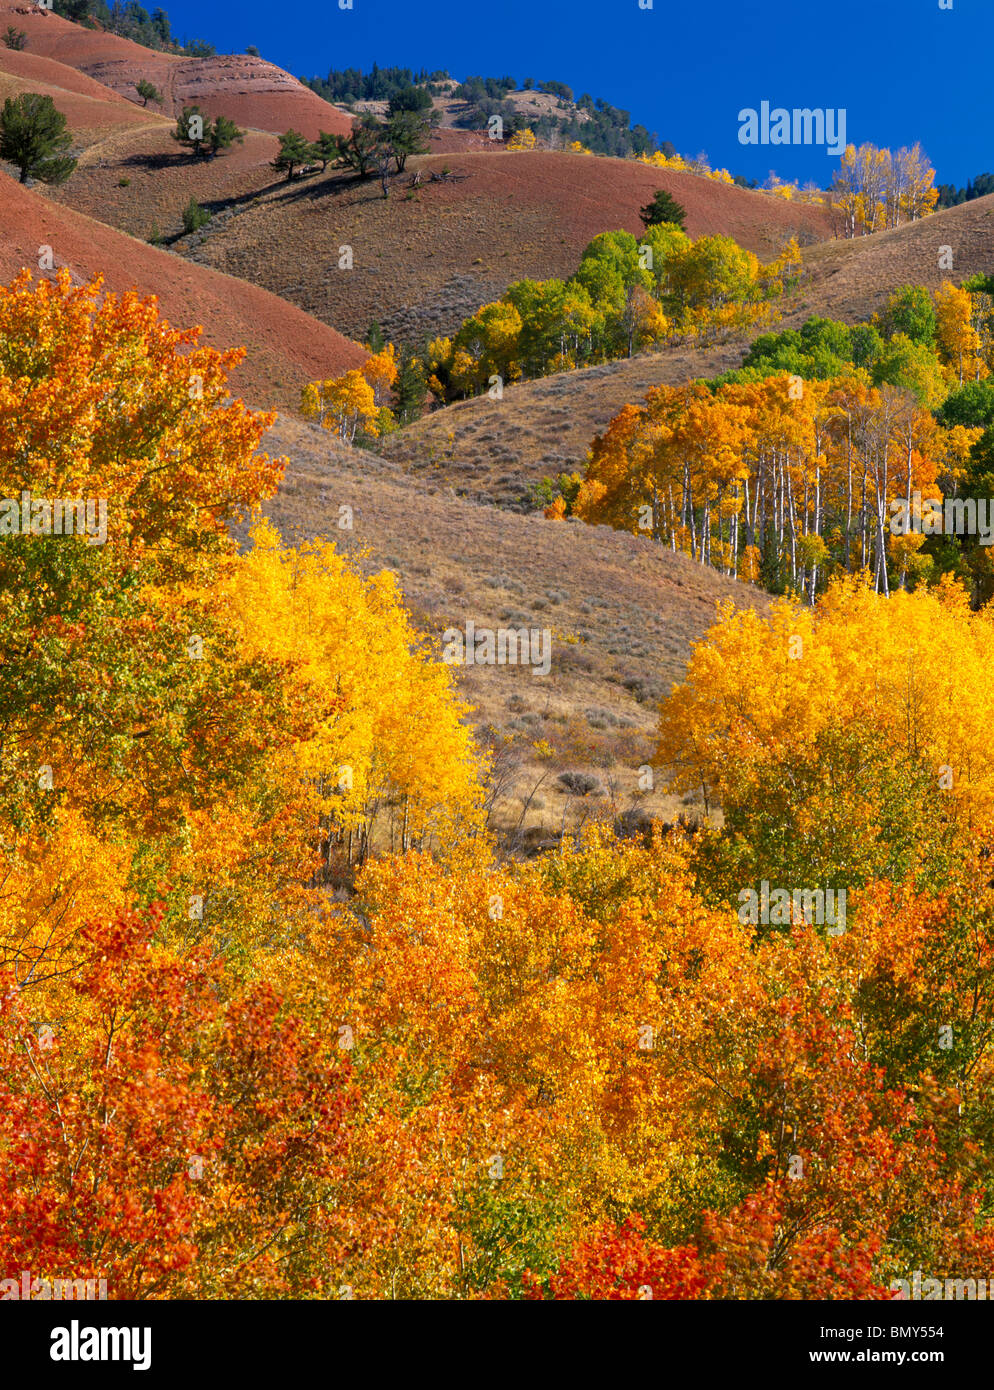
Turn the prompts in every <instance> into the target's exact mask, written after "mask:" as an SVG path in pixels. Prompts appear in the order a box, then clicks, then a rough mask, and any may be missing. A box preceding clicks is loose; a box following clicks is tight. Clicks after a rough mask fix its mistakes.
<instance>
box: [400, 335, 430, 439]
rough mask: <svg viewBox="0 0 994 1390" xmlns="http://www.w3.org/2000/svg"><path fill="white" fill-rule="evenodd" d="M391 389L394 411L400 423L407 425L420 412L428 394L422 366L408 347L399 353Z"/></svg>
mask: <svg viewBox="0 0 994 1390" xmlns="http://www.w3.org/2000/svg"><path fill="white" fill-rule="evenodd" d="M393 390H394V396H395V398H396V406H395V412H394V413H395V414H396V416H397V419H398V420H399V421H400V423H401V424H402V425H408V424H410V422H411V421H412V420H416V419H417V418H418V416H419V415H420V414H421V412H422V410H423V409H424V403H425V397H426V396H427V394H428V386H427V383H426V381H425V370H424V367H423V365H422V363H421V361H420V360H419V359H418V358H417V357H416V356H415V355H414V353H413V352H411V351H410V349H408V348H405V349H404V350H403V351H402V353H401V356H400V365H399V368H398V371H397V380H396V381H395V382H394V388H393Z"/></svg>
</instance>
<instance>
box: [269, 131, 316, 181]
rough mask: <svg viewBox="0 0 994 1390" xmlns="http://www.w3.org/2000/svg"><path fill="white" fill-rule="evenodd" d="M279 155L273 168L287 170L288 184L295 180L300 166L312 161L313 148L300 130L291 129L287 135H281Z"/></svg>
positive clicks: (273, 162)
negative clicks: (295, 172) (294, 175)
mask: <svg viewBox="0 0 994 1390" xmlns="http://www.w3.org/2000/svg"><path fill="white" fill-rule="evenodd" d="M279 139H280V149H279V154H277V156H276V158H275V159H274V160H273V161H272V167H273V168H274V169H278V170H281V171H283V170H285V172H286V177H287V182H289V181H290V179H292V178H293V171H294V169H296V167H297V165H298V164H306V163H307V161H308V160H309V159H310V157H311V154H312V151H313V148H314V147H313V146H312V145H311V143H310V141H309V140H307V139H305V137H304V136H303V135H301V133H300V131H299V130H293V129H290V130H288V131H287V132H286V134H285V135H281V136H280V137H279Z"/></svg>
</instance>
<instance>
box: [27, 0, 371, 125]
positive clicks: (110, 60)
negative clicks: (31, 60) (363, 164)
mask: <svg viewBox="0 0 994 1390" xmlns="http://www.w3.org/2000/svg"><path fill="white" fill-rule="evenodd" d="M8 24H14V25H15V26H16V27H17V28H19V29H23V30H24V32H25V33H26V34H27V36H28V41H27V49H26V51H27V52H28V53H29V54H31V55H37V56H41V57H43V58H53V59H55V60H56V61H57V62H59V63H63V64H65V65H66V66H68V67H72V68H76V69H77V70H78V71H79V72H81V73H84V74H85V75H86V76H88V77H90V78H93V79H95V80H96V81H97V82H99V83H101V84H102V85H103V86H104V87H107V88H109V89H110V90H111V91H112V92H114V93H116V94H117V95H120V96H123V97H125V98H127V99H129V100H134V101H137V97H136V95H135V91H134V86H135V83H136V82H138V81H140V80H141V79H142V78H144V79H146V80H147V81H149V82H152V83H154V84H155V86H156V87H158V89H159V91H160V92H161V93H162V94H163V102H162V105H161V107H160V110H161V111H162V112H163V113H164V114H166V115H170V116H176V115H178V114H179V112H180V111H181V110H182V109H183V107H184V106H185V105H194V104H197V105H199V106H201V107H202V108H203V110H204V111H206V112H207V113H208V114H209V115H211V116H218V115H224V116H229V117H230V118H231V119H232V120H233V121H235V122H237V123H238V124H239V125H241V126H245V127H246V128H250V129H255V130H268V131H284V130H287V129H289V127H290V126H293V127H295V129H297V130H300V131H302V132H303V133H304V134H305V135H306V136H307V137H308V138H309V139H314V138H315V137H316V135H317V133H318V130H319V129H321V130H330V131H334V132H336V133H341V134H344V133H345V132H346V131H347V130H348V129H349V126H350V119H351V118H350V117H349V116H348V114H347V113H346V112H343V111H341V110H339V109H338V108H337V107H334V106H331V105H330V104H329V103H328V102H326V101H322V99H321V98H320V97H319V96H317V95H316V94H315V93H314V92H312V91H311V90H310V89H309V88H308V87H305V86H304V85H303V83H301V82H299V81H298V80H297V79H296V78H295V77H292V76H291V75H290V73H288V72H284V71H283V69H282V68H278V67H276V66H274V64H272V63H267V62H265V60H264V59H262V58H254V57H250V56H248V55H247V54H230V55H218V56H217V57H214V58H184V57H180V56H178V55H176V54H171V53H158V52H155V51H154V50H153V49H150V48H143V47H142V46H141V44H137V43H133V42H132V41H131V40H130V39H125V38H121V37H120V36H119V35H117V34H109V33H105V32H104V31H103V30H101V29H90V28H88V27H84V26H83V25H80V24H73V23H71V22H70V21H69V20H66V19H61V18H60V17H59V16H58V15H56V14H53V13H51V12H50V11H48V10H43V9H39V8H38V7H37V6H33V5H30V6H29V5H24V4H23V3H22V4H18V3H16V2H15V0H0V27H3V28H6V27H7V25H8Z"/></svg>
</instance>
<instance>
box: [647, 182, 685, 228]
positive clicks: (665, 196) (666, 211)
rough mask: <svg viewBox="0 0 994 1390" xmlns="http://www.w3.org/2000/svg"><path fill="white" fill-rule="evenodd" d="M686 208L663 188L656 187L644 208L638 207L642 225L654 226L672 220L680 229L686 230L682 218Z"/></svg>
mask: <svg viewBox="0 0 994 1390" xmlns="http://www.w3.org/2000/svg"><path fill="white" fill-rule="evenodd" d="M686 216H687V213H686V210H685V209H684V208H683V207H681V205H680V204H679V203H678V202H677V200H676V199H675V198H674V197H673V196H672V195H671V194H669V193H667V192H666V189H665V188H657V189H656V192H655V193H654V194H653V196H652V199H651V201H650V202H648V203H646V205H645V207H644V208H640V209H639V217H640V218H641V219H642V225H643V226H644V227H656V226H658V225H659V223H660V222H672V223H674V224H675V225H676V226H677V227H679V228H680V229H681V230H682V231H686V230H687V229H686V227H685V226H684V219H685V218H686Z"/></svg>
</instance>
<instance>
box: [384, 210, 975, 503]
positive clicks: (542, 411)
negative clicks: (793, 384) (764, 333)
mask: <svg viewBox="0 0 994 1390" xmlns="http://www.w3.org/2000/svg"><path fill="white" fill-rule="evenodd" d="M944 246H951V247H952V248H953V256H954V267H955V268H954V271H953V272H952V274H953V276H954V278H955V279H956V280H961V279H963V278H964V277H966V276H969V275H972V274H976V273H984V274H994V195H991V196H989V197H986V198H978V199H976V200H975V201H973V202H970V203H963V204H961V205H960V206H958V207H954V208H948V209H945V210H944V211H942V212H938V213H935V214H933V215H932V216H931V217H928V218H925V219H924V220H923V221H920V222H914V223H909V224H907V225H905V226H903V227H895V228H894V229H893V230H891V231H886V232H877V233H876V234H875V235H873V236H871V237H860V238H857V239H856V240H853V241H831V242H825V243H823V244H820V245H816V246H811V247H808V248H806V249H805V251H804V264H805V276H804V279H803V281H802V284H801V287H800V289H799V290H798V292H797V293H796V294H795V295H794V296H793V297H792V299H791V300H789V301H786V302H785V304H784V308H785V313H784V315H783V318H782V320H781V322H780V324H779V325H778V327H780V328H793V327H797V326H799V325H800V324H801V323H803V322H804V321H805V320H806V319H807V318H809V317H811V316H812V315H821V316H824V317H826V318H834V319H840V320H842V321H843V322H845V323H857V322H860V321H862V320H865V319H868V318H870V317H871V316H872V315H873V314H874V313H875V312H876V311H877V310H878V309H880V308H881V307H882V305H883V304H884V303H885V301H886V299H887V297H888V295H889V294H891V292H892V291H893V290H895V289H897V288H898V287H899V286H901V285H906V284H924V285H927V286H928V287H929V288H930V289H933V290H935V289H938V288H939V286H940V284H941V283H942V281H943V279H948V278H950V273H949V272H948V271H942V270H940V269H939V250H940V247H944ZM753 337H755V334H754V333H751V334H746V335H743V336H741V337H736V338H732V339H729V340H728V341H727V342H725V343H722V344H720V345H717V346H714V347H710V348H706V349H701V348H692V347H691V348H688V347H674V348H669V349H667V350H664V351H662V352H656V353H643V354H640V355H638V356H636V357H632V358H627V359H621V360H619V361H615V362H607V363H604V364H602V365H600V366H596V367H586V368H583V369H581V370H580V371H575V372H564V373H562V374H560V375H557V376H549V377H543V378H541V379H539V380H537V381H530V382H522V383H519V384H517V385H514V386H508V387H505V389H504V397H503V400H500V401H492V400H490V399H489V397H488V396H486V395H483V396H478V397H475V398H474V399H471V400H467V401H460V402H457V403H456V404H454V405H450V406H447V407H446V408H445V409H444V410H437V411H435V412H433V413H432V414H430V415H426V416H425V417H423V418H422V419H421V420H419V421H417V422H415V423H414V424H412V425H409V426H407V428H406V429H404V430H402V431H400V432H399V433H397V434H395V435H393V436H391V438H390V439H389V440H388V441H386V442H385V444H384V446H383V447H384V451H385V452H386V453H388V454H389V455H390V457H392V458H395V459H398V460H401V461H403V462H404V463H405V464H406V465H407V466H409V467H411V468H415V469H418V470H420V471H423V472H425V473H434V474H435V475H436V476H440V477H444V478H445V480H446V482H447V483H448V484H449V485H451V486H454V487H455V488H456V489H457V490H458V491H459V492H461V493H464V494H465V495H466V496H471V497H482V498H483V499H485V500H490V501H497V502H499V503H500V504H501V505H503V506H513V507H526V506H528V493H529V488H530V486H531V484H533V483H536V482H538V481H539V480H540V479H541V478H542V477H544V476H546V475H554V474H556V473H558V472H560V471H563V470H565V471H572V470H574V469H579V470H580V471H581V472H582V469H583V461H584V459H585V456H586V452H587V449H588V448H589V446H590V443H591V441H592V439H593V437H594V435H595V434H598V433H600V432H601V431H602V430H603V429H604V427H605V426H606V425H607V423H608V421H609V420H610V419H611V418H612V416H614V415H615V414H617V412H618V411H619V410H620V409H621V407H622V406H623V405H625V404H626V403H627V402H630V401H631V402H636V401H639V400H640V399H641V398H642V396H643V395H644V394H645V392H646V390H647V389H648V388H649V387H650V386H656V385H659V384H662V383H667V384H669V385H677V384H679V383H680V382H684V381H688V380H691V379H692V378H694V377H700V376H716V375H718V374H719V373H721V372H725V371H729V370H730V369H732V368H734V367H738V366H739V365H740V364H741V361H742V356H743V354H744V352H745V350H746V348H747V347H748V345H749V343H750V342H751V340H752V338H753Z"/></svg>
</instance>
